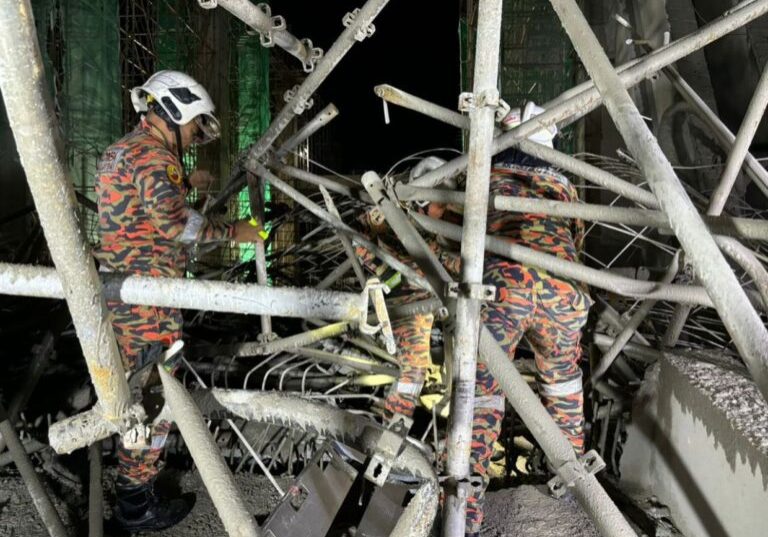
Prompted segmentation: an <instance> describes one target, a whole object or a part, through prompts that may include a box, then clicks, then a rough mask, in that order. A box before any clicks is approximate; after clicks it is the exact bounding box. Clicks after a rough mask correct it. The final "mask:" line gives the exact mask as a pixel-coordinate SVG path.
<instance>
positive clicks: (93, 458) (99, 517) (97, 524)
mask: <svg viewBox="0 0 768 537" xmlns="http://www.w3.org/2000/svg"><path fill="white" fill-rule="evenodd" d="M88 464H89V470H90V472H89V474H88V537H103V535H104V487H103V485H102V483H101V473H102V467H101V441H98V442H94V443H93V444H91V445H90V447H89V448H88Z"/></svg>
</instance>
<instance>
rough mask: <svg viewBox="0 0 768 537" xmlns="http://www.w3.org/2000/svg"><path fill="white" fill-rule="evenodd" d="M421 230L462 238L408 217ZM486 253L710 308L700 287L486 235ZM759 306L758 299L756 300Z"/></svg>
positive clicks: (455, 229) (622, 290) (453, 229)
mask: <svg viewBox="0 0 768 537" xmlns="http://www.w3.org/2000/svg"><path fill="white" fill-rule="evenodd" d="M411 218H413V219H414V220H415V221H416V222H417V223H418V224H419V225H420V226H421V227H423V228H424V229H425V230H427V231H428V232H430V233H434V234H436V235H440V236H442V237H446V238H448V239H451V240H454V241H458V240H460V238H461V227H460V226H457V225H456V224H450V223H448V222H445V221H443V220H435V219H433V218H429V217H428V216H424V215H420V214H415V213H411ZM485 248H486V250H487V251H489V252H491V253H494V254H496V255H500V256H502V257H506V258H508V259H511V260H513V261H516V262H518V263H522V264H524V265H530V266H533V267H538V268H541V269H544V270H546V271H548V272H551V273H552V274H556V275H557V276H560V277H563V278H571V279H573V280H577V281H582V282H584V283H587V284H589V285H591V286H593V287H597V288H599V289H605V290H606V291H610V292H612V293H616V294H617V295H621V296H627V297H634V298H645V299H656V300H668V301H670V302H683V303H686V304H695V305H699V306H707V307H710V308H711V307H713V303H712V300H711V299H710V297H709V295H708V294H707V291H706V290H705V289H704V288H703V287H701V286H693V285H679V284H666V285H665V284H660V283H658V282H646V281H642V280H634V279H632V278H626V277H624V276H620V275H618V274H614V273H612V272H610V271H607V270H598V269H595V268H592V267H588V266H586V265H582V264H581V263H574V262H572V261H566V260H565V259H562V258H560V257H557V256H555V255H550V254H546V253H544V252H538V251H536V250H533V249H531V248H527V247H525V246H521V245H519V244H514V243H511V242H509V241H507V240H504V239H503V238H500V237H495V236H493V235H487V236H486V237H485ZM756 303H759V299H757V300H756Z"/></svg>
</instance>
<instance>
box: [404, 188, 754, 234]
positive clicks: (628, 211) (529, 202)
mask: <svg viewBox="0 0 768 537" xmlns="http://www.w3.org/2000/svg"><path fill="white" fill-rule="evenodd" d="M395 192H396V193H397V197H398V199H399V200H400V201H414V200H418V201H430V202H435V203H446V204H452V205H464V193H463V192H456V191H452V190H442V189H436V188H419V187H414V186H411V185H407V184H403V183H398V184H396V185H395ZM488 207H489V209H492V210H496V211H510V212H515V213H528V214H543V215H547V216H554V217H559V218H579V219H581V220H588V221H591V222H606V223H611V224H623V225H627V226H635V227H653V228H656V229H660V230H664V231H670V230H671V229H672V228H671V227H670V225H669V220H667V217H666V216H664V213H662V212H661V211H652V210H646V209H633V208H629V207H615V206H612V205H596V204H589V203H570V202H566V201H555V200H545V199H536V198H525V197H517V196H491V197H490V200H489V205H488ZM702 218H703V219H704V222H705V223H706V224H707V226H708V227H709V229H710V231H711V232H712V233H717V234H719V235H729V236H733V237H737V238H741V239H747V240H762V241H765V240H768V221H765V220H758V219H755V218H735V217H731V216H703V217H702Z"/></svg>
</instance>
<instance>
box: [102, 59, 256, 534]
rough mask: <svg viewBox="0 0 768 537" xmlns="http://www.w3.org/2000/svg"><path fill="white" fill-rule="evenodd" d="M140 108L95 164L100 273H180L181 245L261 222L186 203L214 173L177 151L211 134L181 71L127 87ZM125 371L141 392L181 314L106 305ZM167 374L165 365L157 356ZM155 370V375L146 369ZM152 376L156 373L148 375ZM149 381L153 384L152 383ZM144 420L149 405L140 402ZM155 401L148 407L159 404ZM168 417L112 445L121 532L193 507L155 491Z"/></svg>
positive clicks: (209, 119) (206, 109) (195, 90)
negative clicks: (227, 218)
mask: <svg viewBox="0 0 768 537" xmlns="http://www.w3.org/2000/svg"><path fill="white" fill-rule="evenodd" d="M131 99H132V101H133V105H134V108H135V109H136V111H137V112H138V113H140V114H141V119H140V122H139V124H138V126H137V127H136V129H135V130H134V131H133V132H131V133H130V134H128V135H126V136H125V137H124V138H122V139H121V140H119V141H118V142H116V143H114V144H113V145H111V146H110V147H109V148H107V150H106V151H105V153H104V155H103V156H102V157H101V160H100V161H99V164H98V172H97V173H98V177H97V180H96V194H97V197H98V211H99V224H98V229H99V235H100V245H99V246H98V248H97V250H96V252H95V255H96V258H97V259H98V261H99V264H100V270H101V271H104V272H121V273H128V274H140V275H142V276H161V277H170V278H182V277H184V273H185V262H186V249H187V248H188V247H190V246H192V245H194V244H201V243H210V242H217V241H223V242H228V241H235V242H256V241H260V240H261V237H260V234H259V233H260V232H262V233H263V229H261V227H260V226H257V225H253V222H252V221H250V222H249V221H248V220H243V221H239V222H234V223H225V222H221V221H218V220H214V219H210V218H207V217H205V216H203V215H202V214H200V213H198V212H197V211H195V210H194V209H192V208H191V207H190V206H189V205H187V202H186V196H187V193H188V192H189V190H190V188H194V187H206V186H207V185H208V184H209V183H210V182H211V181H212V180H213V177H212V176H211V175H210V174H209V173H208V172H205V171H200V170H198V171H195V172H194V173H193V174H191V176H190V177H189V178H187V176H186V174H185V173H184V165H183V153H184V151H185V150H186V149H188V148H189V147H190V146H191V145H192V144H204V143H208V142H211V141H213V140H215V139H216V138H218V136H219V122H218V120H217V119H216V117H215V116H214V105H213V102H212V101H211V98H210V97H209V95H208V93H207V92H206V91H205V89H204V88H203V87H202V86H201V85H200V84H198V83H197V82H196V81H195V80H194V79H192V78H191V77H190V76H188V75H186V74H184V73H180V72H177V71H160V72H158V73H155V74H154V75H152V76H151V77H150V78H149V80H147V82H146V83H145V84H144V85H143V86H140V87H137V88H134V89H133V90H132V91H131ZM107 307H108V308H109V310H110V312H111V314H112V319H113V326H114V330H115V336H116V338H117V342H118V346H119V347H120V351H121V354H122V359H123V366H124V367H125V369H126V371H127V372H129V373H131V374H132V377H131V378H129V385H131V386H132V389H134V391H139V392H141V391H142V388H143V389H144V392H145V393H148V392H149V393H154V392H156V389H155V390H148V389H147V388H148V386H147V383H148V382H149V383H150V384H151V383H152V381H149V380H148V379H149V378H151V377H152V375H151V371H152V367H153V362H154V361H155V359H156V358H157V357H159V356H161V355H162V353H163V351H164V349H166V348H167V347H170V346H171V345H172V344H173V343H174V342H175V341H177V340H180V339H181V338H182V317H181V312H180V311H179V310H177V309H173V308H161V307H152V306H133V305H129V304H123V303H121V302H112V301H108V302H107ZM164 365H165V367H166V368H167V369H168V371H170V372H173V371H174V370H175V364H174V363H165V364H164ZM154 376H155V377H156V375H154ZM155 382H157V380H155ZM155 388H157V387H155ZM144 403H145V406H147V407H148V408H147V412H148V414H149V415H150V419H152V417H153V416H152V414H157V411H155V412H153V411H152V409H150V408H149V406H148V404H147V403H148V401H146V400H145V401H144ZM160 407H162V400H160V401H159V402H158V403H157V404H155V405H153V408H154V409H156V410H158V409H159V408H160ZM170 427H171V423H170V422H169V421H167V420H166V419H163V417H162V415H160V416H159V417H158V416H155V417H154V420H153V422H152V423H151V425H150V427H149V429H150V434H149V435H147V437H146V438H144V437H141V435H139V437H135V438H123V439H122V442H121V446H120V448H119V451H118V458H119V469H118V477H117V485H116V495H117V508H116V509H115V521H116V523H117V525H118V526H119V527H120V528H121V529H123V530H126V531H131V532H133V531H154V530H160V529H163V528H167V527H169V526H172V525H174V524H176V523H178V522H179V521H181V520H182V519H183V518H184V517H185V516H186V515H187V513H188V512H189V510H190V509H191V507H192V505H191V503H189V502H188V501H186V500H184V499H181V498H177V499H171V500H161V499H159V498H158V497H156V496H155V494H154V487H153V484H154V481H155V477H156V476H157V473H158V468H159V458H160V456H161V454H162V452H163V447H164V445H165V441H166V438H167V436H168V432H169V430H170Z"/></svg>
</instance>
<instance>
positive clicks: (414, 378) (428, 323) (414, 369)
mask: <svg viewBox="0 0 768 537" xmlns="http://www.w3.org/2000/svg"><path fill="white" fill-rule="evenodd" d="M373 213H374V211H367V212H365V213H363V214H362V215H361V216H360V218H359V219H358V220H359V222H360V223H361V224H362V227H363V229H364V232H365V234H366V235H367V236H368V237H369V239H370V240H372V241H377V244H378V246H379V247H380V248H382V249H384V250H386V251H387V252H388V253H389V254H391V255H393V256H395V257H396V258H397V259H399V260H400V261H401V262H403V263H404V264H406V265H408V266H410V267H411V268H412V269H414V270H415V271H417V272H419V273H420V274H422V272H421V269H419V267H418V265H417V264H416V263H415V262H414V261H413V260H412V259H411V258H410V256H409V255H408V254H407V253H406V252H404V251H403V250H402V249H400V248H394V247H392V246H391V245H392V244H399V241H398V240H397V238H396V237H395V236H394V234H393V232H392V231H391V229H390V228H389V226H388V225H387V224H386V222H384V221H383V220H382V219H381V218H376V217H375V216H373ZM355 254H356V255H357V257H358V259H360V262H361V264H362V265H363V267H365V269H366V270H368V271H369V272H370V273H372V274H374V275H376V276H377V277H379V279H381V280H382V281H386V279H387V274H389V273H390V272H393V271H391V269H389V267H388V265H386V264H385V263H384V262H383V261H381V260H380V259H378V258H377V257H376V256H375V255H374V254H373V253H372V252H370V251H369V250H368V249H366V248H364V247H362V246H358V247H357V248H356V249H355ZM429 297H430V294H429V293H428V292H427V291H424V290H423V289H419V288H416V287H413V286H411V285H410V284H409V283H408V282H407V281H403V282H402V283H401V284H400V285H398V286H397V287H396V288H395V289H393V290H392V292H391V293H390V294H389V295H388V296H387V303H388V304H391V305H400V304H408V303H412V302H416V301H419V300H424V299H427V298H429ZM433 322H434V317H433V316H432V315H431V314H425V315H414V316H413V317H411V318H403V319H395V320H394V321H393V322H392V332H393V334H394V336H395V344H396V346H397V353H396V354H397V355H396V358H397V361H398V363H399V364H400V376H399V377H398V379H397V381H396V382H395V383H394V384H393V385H392V387H391V389H390V390H389V393H388V395H387V399H386V401H385V403H384V408H385V409H386V410H387V411H388V412H390V413H398V414H404V415H406V416H408V417H412V416H413V414H414V412H415V410H416V406H417V403H418V400H419V395H420V394H421V389H422V387H423V386H424V381H425V379H426V377H427V370H428V368H429V365H430V334H431V332H432V324H433Z"/></svg>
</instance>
